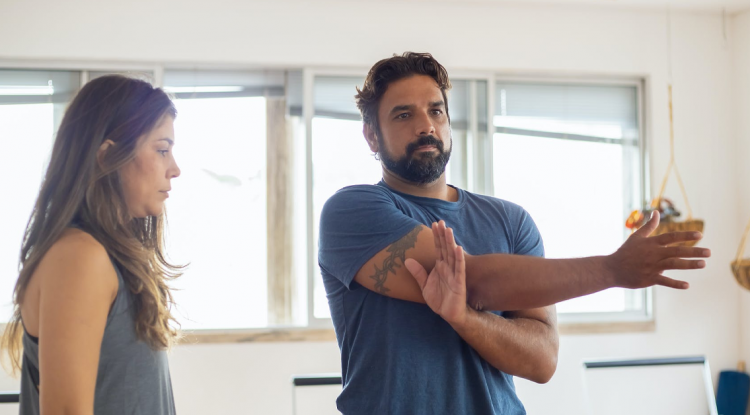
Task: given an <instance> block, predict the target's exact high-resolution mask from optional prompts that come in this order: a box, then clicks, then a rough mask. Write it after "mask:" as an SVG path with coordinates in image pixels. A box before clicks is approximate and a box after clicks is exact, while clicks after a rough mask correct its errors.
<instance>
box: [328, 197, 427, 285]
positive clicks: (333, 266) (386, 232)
mask: <svg viewBox="0 0 750 415" xmlns="http://www.w3.org/2000/svg"><path fill="white" fill-rule="evenodd" d="M419 225H420V222H418V221H417V220H415V219H413V218H411V217H409V216H407V215H406V214H404V212H402V211H401V210H399V209H398V207H397V206H396V202H395V200H394V199H393V198H392V197H391V196H390V195H389V194H388V191H387V190H386V189H382V188H380V187H379V186H352V187H346V188H344V189H341V190H339V191H338V192H337V193H336V194H334V195H333V196H332V197H331V198H330V199H328V201H327V202H326V203H325V205H324V206H323V211H322V213H321V215H320V228H319V229H320V230H319V240H318V264H319V265H320V268H321V271H322V272H324V273H327V274H330V275H332V276H333V277H335V278H336V279H338V280H339V281H341V283H343V284H344V285H345V286H346V287H347V288H350V285H351V282H352V280H353V279H354V276H355V275H356V274H357V271H359V269H360V268H362V265H364V264H365V263H366V262H367V261H368V260H370V258H372V257H373V256H375V254H377V253H378V252H380V251H382V250H383V249H384V248H385V247H387V246H388V245H390V244H392V243H393V242H395V241H397V240H399V239H401V238H402V237H403V236H404V235H406V234H407V233H408V232H409V231H411V230H412V229H414V228H415V227H417V226H419Z"/></svg>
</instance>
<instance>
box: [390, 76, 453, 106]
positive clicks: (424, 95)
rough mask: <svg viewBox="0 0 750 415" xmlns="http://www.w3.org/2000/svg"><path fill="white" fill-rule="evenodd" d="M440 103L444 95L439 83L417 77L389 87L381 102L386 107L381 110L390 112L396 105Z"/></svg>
mask: <svg viewBox="0 0 750 415" xmlns="http://www.w3.org/2000/svg"><path fill="white" fill-rule="evenodd" d="M438 101H443V94H442V92H441V91H440V87H439V86H438V84H437V82H435V80H434V79H432V78H431V77H429V76H426V75H415V76H411V77H409V78H404V79H399V80H398V81H395V82H393V83H391V84H390V85H388V89H386V91H385V94H383V98H382V101H381V104H386V105H385V106H381V109H385V110H386V111H390V107H392V106H395V105H415V104H423V105H424V104H426V105H430V104H433V103H436V102H438Z"/></svg>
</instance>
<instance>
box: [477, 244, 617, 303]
mask: <svg viewBox="0 0 750 415" xmlns="http://www.w3.org/2000/svg"><path fill="white" fill-rule="evenodd" d="M613 286H614V278H613V276H612V272H611V271H610V270H609V269H607V266H606V263H605V257H588V258H575V259H544V258H539V257H531V256H520V255H506V254H489V255H477V256H467V258H466V290H467V303H468V304H469V305H470V306H471V307H473V308H475V309H477V310H503V311H508V310H523V309H529V308H537V307H545V306H549V305H552V304H556V303H558V302H561V301H564V300H569V299H571V298H575V297H580V296H584V295H588V294H592V293H595V292H598V291H601V290H605V289H607V288H611V287H613Z"/></svg>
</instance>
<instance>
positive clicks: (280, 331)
mask: <svg viewBox="0 0 750 415" xmlns="http://www.w3.org/2000/svg"><path fill="white" fill-rule="evenodd" d="M655 330H656V323H655V322H654V321H653V320H650V321H616V322H603V323H561V324H560V325H559V332H560V334H561V335H581V334H614V333H644V332H653V331H655ZM329 341H330V342H332V341H336V334H335V333H334V331H333V329H330V328H322V329H311V328H306V327H299V328H268V329H247V330H185V331H183V333H182V338H181V339H180V341H179V343H178V344H179V345H191V344H215V343H272V342H275V343H279V342H329Z"/></svg>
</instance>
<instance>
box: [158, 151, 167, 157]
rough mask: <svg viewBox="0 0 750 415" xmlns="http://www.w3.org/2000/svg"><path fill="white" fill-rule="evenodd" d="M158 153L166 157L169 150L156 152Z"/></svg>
mask: <svg viewBox="0 0 750 415" xmlns="http://www.w3.org/2000/svg"><path fill="white" fill-rule="evenodd" d="M158 151H159V153H161V155H162V156H164V157H166V156H167V153H169V150H158Z"/></svg>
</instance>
